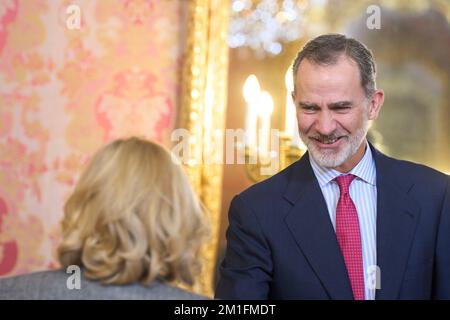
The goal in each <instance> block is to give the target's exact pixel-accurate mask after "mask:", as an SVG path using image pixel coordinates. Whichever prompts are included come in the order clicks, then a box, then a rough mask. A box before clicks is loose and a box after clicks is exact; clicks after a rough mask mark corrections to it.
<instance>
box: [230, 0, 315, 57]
mask: <svg viewBox="0 0 450 320" xmlns="http://www.w3.org/2000/svg"><path fill="white" fill-rule="evenodd" d="M307 2H308V1H307V0H232V1H231V19H230V29H229V37H228V45H229V46H230V48H239V47H248V48H251V49H253V50H255V51H256V52H257V53H258V54H259V55H265V54H270V55H277V54H279V53H280V52H281V51H282V50H283V43H286V42H291V41H294V40H297V39H299V38H300V37H301V36H302V30H303V24H304V19H303V13H304V11H305V9H306V7H307Z"/></svg>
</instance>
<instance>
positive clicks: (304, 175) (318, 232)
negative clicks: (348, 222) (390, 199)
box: [284, 154, 353, 299]
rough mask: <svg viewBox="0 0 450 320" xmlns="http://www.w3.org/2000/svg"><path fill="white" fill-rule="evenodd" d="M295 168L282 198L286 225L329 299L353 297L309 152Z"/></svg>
mask: <svg viewBox="0 0 450 320" xmlns="http://www.w3.org/2000/svg"><path fill="white" fill-rule="evenodd" d="M295 166H297V168H294V170H292V171H293V174H292V177H291V179H290V182H289V184H288V187H287V189H286V191H285V194H284V197H285V199H286V200H288V201H289V202H290V203H291V204H293V207H292V209H291V211H290V212H289V213H288V215H287V216H286V218H285V222H286V224H287V227H288V228H289V230H290V232H291V233H292V236H293V237H294V239H295V241H296V242H297V244H298V246H299V247H300V249H301V251H302V252H303V254H304V255H305V257H306V259H307V260H308V262H309V264H310V265H311V267H312V268H313V270H314V271H315V273H316V275H317V277H318V278H319V279H320V281H321V282H322V284H323V286H324V287H325V289H326V291H327V292H328V294H329V296H330V297H331V298H332V299H353V293H352V290H351V286H350V281H349V278H348V275H347V270H346V267H345V263H344V259H343V257H342V254H341V251H340V249H339V245H338V242H337V240H336V234H335V232H334V229H333V225H332V223H331V221H330V216H329V214H328V209H327V206H326V203H325V199H324V198H323V195H322V191H321V190H320V186H319V184H318V182H317V179H316V177H315V176H314V173H313V171H312V168H311V165H310V163H309V158H308V154H305V155H304V156H303V157H302V159H300V160H299V161H298V162H297V163H296V164H295Z"/></svg>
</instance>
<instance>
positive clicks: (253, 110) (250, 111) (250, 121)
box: [243, 74, 261, 149]
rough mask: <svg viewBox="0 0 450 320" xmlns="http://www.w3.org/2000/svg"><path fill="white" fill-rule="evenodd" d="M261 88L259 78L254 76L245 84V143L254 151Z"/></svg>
mask: <svg viewBox="0 0 450 320" xmlns="http://www.w3.org/2000/svg"><path fill="white" fill-rule="evenodd" d="M260 91H261V88H260V86H259V82H258V78H256V76H255V75H254V74H251V75H250V76H248V78H247V80H246V81H245V83H244V88H243V94H244V99H245V102H246V104H247V108H246V115H245V137H246V138H245V143H246V145H247V147H248V148H250V149H253V148H255V146H256V134H257V121H258V119H257V116H258V112H257V108H258V97H259V95H260Z"/></svg>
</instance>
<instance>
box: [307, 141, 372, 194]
mask: <svg viewBox="0 0 450 320" xmlns="http://www.w3.org/2000/svg"><path fill="white" fill-rule="evenodd" d="M309 161H310V163H311V167H312V169H313V171H314V174H315V175H316V177H317V180H318V182H319V185H320V187H324V186H325V185H326V184H327V183H329V182H331V181H333V180H334V179H335V178H336V177H339V176H341V175H344V174H343V173H342V172H339V171H337V170H334V169H331V168H326V167H321V166H319V165H318V164H317V162H316V161H315V160H314V159H313V157H312V156H310V157H309ZM347 174H353V175H355V176H356V177H357V178H359V179H360V180H363V181H364V182H366V183H369V184H371V185H373V186H375V185H376V169H375V161H374V159H373V156H372V150H371V149H370V146H369V143H368V142H367V140H366V151H365V153H364V156H363V157H362V159H361V160H360V161H359V163H358V164H357V165H356V166H355V167H354V168H353V169H352V170H351V171H350V172H349V173H347Z"/></svg>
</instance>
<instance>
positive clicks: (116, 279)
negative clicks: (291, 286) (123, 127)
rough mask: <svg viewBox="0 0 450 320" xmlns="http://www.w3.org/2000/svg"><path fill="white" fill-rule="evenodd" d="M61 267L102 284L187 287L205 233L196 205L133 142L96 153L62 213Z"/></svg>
mask: <svg viewBox="0 0 450 320" xmlns="http://www.w3.org/2000/svg"><path fill="white" fill-rule="evenodd" d="M64 212H65V216H64V219H63V223H62V225H63V241H62V243H61V245H60V247H59V248H58V254H59V259H60V262H61V264H62V265H63V266H64V267H67V266H68V265H72V264H76V265H81V266H83V268H84V272H85V273H84V274H85V276H86V277H87V278H90V279H95V280H99V281H102V282H104V283H115V284H125V283H132V282H136V281H138V282H141V283H146V284H148V283H151V282H152V281H153V280H155V279H156V278H159V279H164V280H166V281H172V280H181V281H184V282H186V283H188V284H190V283H192V282H193V277H194V275H195V274H196V273H197V272H198V271H199V267H200V266H199V263H198V250H199V247H200V245H201V242H202V240H203V236H204V235H205V233H206V225H205V220H204V219H205V218H204V214H203V211H202V209H201V205H200V203H199V202H198V200H197V198H196V196H195V194H194V192H193V190H192V188H191V185H190V183H189V180H188V178H187V176H186V175H185V173H184V172H183V169H182V168H181V166H180V165H178V164H176V163H175V161H174V160H173V159H172V157H171V155H170V153H169V152H168V151H166V150H165V149H164V148H163V147H161V146H159V145H157V144H155V143H152V142H149V141H146V140H142V139H138V138H129V139H126V140H116V141H114V142H112V143H110V144H108V145H106V146H105V147H103V148H102V149H100V150H99V151H98V152H97V153H96V154H95V155H94V157H93V158H92V160H91V161H90V163H89V165H88V166H87V168H86V169H85V171H84V172H83V173H82V175H81V177H80V179H79V182H78V184H77V185H76V187H75V190H74V192H73V194H72V195H71V196H70V198H69V199H68V200H67V202H66V205H65V208H64Z"/></svg>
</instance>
